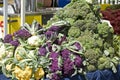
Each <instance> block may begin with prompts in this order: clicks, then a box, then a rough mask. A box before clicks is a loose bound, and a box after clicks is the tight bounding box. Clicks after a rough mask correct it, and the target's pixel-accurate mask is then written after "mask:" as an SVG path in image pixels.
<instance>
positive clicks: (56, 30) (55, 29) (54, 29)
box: [48, 26, 60, 32]
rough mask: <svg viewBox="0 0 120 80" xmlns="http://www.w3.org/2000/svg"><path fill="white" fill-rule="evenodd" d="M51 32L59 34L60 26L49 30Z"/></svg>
mask: <svg viewBox="0 0 120 80" xmlns="http://www.w3.org/2000/svg"><path fill="white" fill-rule="evenodd" d="M48 30H49V31H53V32H58V31H59V30H60V28H59V26H52V27H50V28H49V29H48Z"/></svg>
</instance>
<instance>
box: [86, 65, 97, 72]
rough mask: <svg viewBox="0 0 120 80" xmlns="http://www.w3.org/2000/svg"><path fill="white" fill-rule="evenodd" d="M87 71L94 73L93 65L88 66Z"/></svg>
mask: <svg viewBox="0 0 120 80" xmlns="http://www.w3.org/2000/svg"><path fill="white" fill-rule="evenodd" d="M87 70H88V71H95V70H96V67H95V66H94V65H88V66H87Z"/></svg>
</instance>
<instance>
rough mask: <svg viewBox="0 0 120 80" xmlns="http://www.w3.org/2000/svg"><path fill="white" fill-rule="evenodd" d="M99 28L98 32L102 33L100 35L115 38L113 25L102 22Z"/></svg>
mask: <svg viewBox="0 0 120 80" xmlns="http://www.w3.org/2000/svg"><path fill="white" fill-rule="evenodd" d="M97 30H98V34H99V35H100V37H102V38H107V37H109V39H110V38H113V33H114V30H113V28H112V27H110V26H108V24H107V23H105V22H104V23H102V24H101V23H100V24H98V25H97Z"/></svg>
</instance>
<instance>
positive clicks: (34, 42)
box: [27, 36, 40, 46]
mask: <svg viewBox="0 0 120 80" xmlns="http://www.w3.org/2000/svg"><path fill="white" fill-rule="evenodd" d="M27 42H28V44H29V45H31V46H39V45H40V38H39V36H31V37H30V38H28V40H27Z"/></svg>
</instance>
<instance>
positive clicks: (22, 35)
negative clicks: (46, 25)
mask: <svg viewBox="0 0 120 80" xmlns="http://www.w3.org/2000/svg"><path fill="white" fill-rule="evenodd" d="M14 36H15V37H17V38H22V39H27V38H29V37H30V36H32V35H31V34H30V33H29V32H28V31H27V30H25V29H20V30H18V31H17V32H15V33H14Z"/></svg>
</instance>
